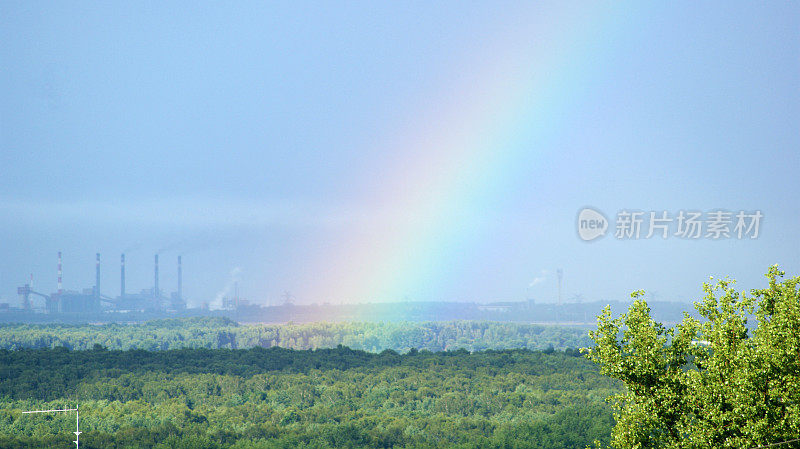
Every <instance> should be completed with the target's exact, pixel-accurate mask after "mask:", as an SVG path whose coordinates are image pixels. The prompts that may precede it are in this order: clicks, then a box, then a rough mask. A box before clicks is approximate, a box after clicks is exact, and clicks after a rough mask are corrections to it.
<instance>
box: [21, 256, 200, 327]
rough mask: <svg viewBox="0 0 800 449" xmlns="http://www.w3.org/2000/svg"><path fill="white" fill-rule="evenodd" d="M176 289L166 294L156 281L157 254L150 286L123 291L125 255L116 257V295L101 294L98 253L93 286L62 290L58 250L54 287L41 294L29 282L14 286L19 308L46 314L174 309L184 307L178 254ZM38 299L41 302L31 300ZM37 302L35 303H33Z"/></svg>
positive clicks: (182, 308) (162, 310) (184, 301)
mask: <svg viewBox="0 0 800 449" xmlns="http://www.w3.org/2000/svg"><path fill="white" fill-rule="evenodd" d="M177 269H178V286H177V287H178V288H177V290H176V291H174V292H172V293H171V294H170V295H169V296H167V295H166V293H165V292H163V291H162V290H161V288H160V287H159V284H158V254H156V255H155V262H154V276H153V288H150V289H144V290H141V291H140V292H139V293H128V292H127V291H126V290H125V254H122V255H121V256H120V288H119V296H116V297H112V296H107V295H104V294H103V293H102V292H101V290H100V254H99V253H98V254H97V257H96V263H95V284H94V287H91V288H86V289H83V291H71V290H64V289H63V288H62V284H61V252H60V251H59V252H58V289H57V291H55V292H53V293H50V294H45V293H41V292H38V291H36V290H34V289H33V288H32V287H31V284H30V283H28V284H25V285H23V286H21V287H18V288H17V293H18V294H19V296H20V302H21V304H22V309H23V310H24V311H27V312H40V313H48V314H61V313H67V314H69V313H97V312H101V311H111V312H171V311H174V312H178V311H182V310H185V309H186V300H185V299H184V298H183V292H182V282H183V279H182V278H183V273H182V265H181V256H178V265H177ZM35 298H41V299H43V302H42V301H34V299H35ZM37 303H38V304H37Z"/></svg>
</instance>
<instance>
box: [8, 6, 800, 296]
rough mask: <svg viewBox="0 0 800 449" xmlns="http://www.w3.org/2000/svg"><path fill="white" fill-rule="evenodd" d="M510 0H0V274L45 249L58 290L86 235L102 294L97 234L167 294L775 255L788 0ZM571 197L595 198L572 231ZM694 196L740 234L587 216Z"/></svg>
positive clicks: (635, 267)
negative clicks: (656, 230)
mask: <svg viewBox="0 0 800 449" xmlns="http://www.w3.org/2000/svg"><path fill="white" fill-rule="evenodd" d="M530 3H532V2H494V1H492V2H489V1H486V2H435V3H431V2H313V3H304V2H296V1H292V2H258V3H247V2H236V3H233V2H213V3H211V2H201V3H196V2H148V3H146V2H104V3H99V4H98V3H95V2H91V3H90V2H77V3H75V2H72V3H71V2H57V3H52V2H47V3H39V2H31V1H24V2H10V1H5V2H1V3H0V230H2V235H3V236H4V237H3V238H2V239H0V300H2V301H7V302H11V303H13V304H16V303H17V302H18V298H17V297H16V287H17V286H18V285H22V284H23V283H25V282H27V280H28V279H29V277H30V275H31V274H33V276H34V287H35V288H36V289H37V290H41V291H44V292H50V291H53V290H55V288H56V275H55V274H56V273H55V272H56V253H57V252H58V251H59V250H60V251H63V253H64V286H65V288H68V289H76V290H77V289H82V288H85V287H90V286H91V285H92V284H93V283H94V254H95V253H96V252H100V253H101V254H102V258H103V265H102V278H103V279H102V281H101V283H102V288H101V289H102V291H103V293H105V294H108V295H116V294H118V292H119V254H120V253H121V252H123V251H124V252H126V254H127V259H128V279H127V286H128V290H129V291H134V290H138V289H143V288H149V287H151V286H152V258H153V254H154V253H156V252H160V253H161V254H162V256H161V258H162V259H161V267H162V276H161V277H162V281H161V285H162V287H163V288H164V289H166V290H172V289H174V288H175V269H174V263H175V257H176V256H177V255H178V254H183V255H184V256H183V259H184V291H185V294H186V296H187V297H188V299H189V301H190V304H197V303H199V302H200V301H211V300H213V299H214V298H215V296H216V295H217V294H218V293H219V292H221V291H224V289H225V288H226V286H228V287H229V286H230V283H231V280H232V278H238V279H240V285H241V290H242V293H243V295H244V296H245V297H248V298H250V299H251V300H253V301H256V302H262V303H266V302H268V301H272V302H277V301H279V298H280V295H281V294H282V292H283V291H284V290H288V291H291V292H292V293H293V294H294V295H295V296H296V297H297V301H298V302H300V303H311V302H325V301H330V302H363V301H371V300H374V301H387V300H401V299H409V300H448V301H452V300H466V301H493V300H520V299H523V298H525V297H526V296H530V297H533V298H536V299H537V300H539V301H542V302H547V301H553V300H554V299H555V291H556V287H555V286H556V283H555V277H554V272H555V270H556V269H557V268H563V270H564V285H565V286H564V291H565V296H566V297H567V298H569V297H572V296H573V295H575V294H578V293H580V294H582V295H583V297H584V298H585V299H586V300H600V299H603V300H605V299H623V298H625V297H627V295H628V293H629V292H630V291H632V290H634V289H638V288H645V289H647V290H650V291H653V292H656V294H657V298H659V299H665V300H666V299H670V300H681V301H685V300H690V299H698V296H699V294H700V283H701V282H703V281H705V280H707V279H708V276H709V275H714V276H720V275H730V276H732V277H735V278H737V279H738V280H739V281H740V285H741V286H742V287H747V288H751V287H755V286H758V285H761V284H762V283H763V282H762V279H763V277H762V275H763V273H764V272H766V269H767V267H768V266H769V265H771V264H774V263H779V264H781V266H782V267H783V268H784V269H785V270H786V271H787V272H788V273H789V274H792V275H796V274H800V254H799V253H798V248H800V226H798V224H800V202H798V196H800V182H799V181H798V169H800V151H798V149H800V101H799V100H800V8H797V4H795V3H791V2H786V3H779V2H768V3H738V2H702V3H697V2H685V3H674V2H670V3H669V5H668V6H667V5H644V4H641V3H640V2H635V3H629V4H619V5H617V4H614V5H605V4H604V5H602V6H599V5H597V4H596V3H595V2H589V3H586V4H581V3H565V2H543V3H541V4H533V5H531V4H530ZM585 206H591V207H593V208H595V209H597V210H600V211H602V212H603V213H604V214H605V215H606V217H607V218H609V219H610V220H611V228H610V229H609V232H608V235H606V236H605V237H603V238H601V239H598V240H596V241H593V242H588V243H587V242H584V241H582V240H581V239H580V238H579V237H578V234H577V229H576V217H577V214H578V211H579V210H580V209H582V208H583V207H585ZM717 209H725V210H728V211H732V212H734V213H736V212H738V211H740V210H744V211H748V212H753V211H756V210H759V211H761V212H762V213H763V215H764V218H763V221H762V222H761V224H760V229H759V236H758V238H757V239H750V238H745V239H738V238H736V237H735V236H733V238H727V239H719V240H713V239H706V238H703V239H681V238H678V237H676V236H674V235H670V237H668V238H667V239H661V238H651V239H644V238H640V239H616V238H615V237H614V235H613V234H614V231H615V229H614V227H615V219H616V215H617V213H618V211H620V210H639V211H644V212H649V211H658V212H659V213H660V212H661V211H667V212H668V213H669V214H670V216H671V217H673V218H674V217H676V216H677V214H678V212H679V211H681V210H686V211H688V210H697V211H702V212H709V211H713V210H717ZM644 225H645V226H646V222H645V224H644ZM732 227H733V225H731V228H732ZM646 231H647V229H646V228H644V231H643V233H642V236H643V235H644V234H645V233H646ZM674 232H675V229H674V228H673V229H672V230H671V234H672V233H674ZM704 233H705V230H704Z"/></svg>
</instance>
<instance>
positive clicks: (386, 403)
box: [0, 347, 621, 449]
mask: <svg viewBox="0 0 800 449" xmlns="http://www.w3.org/2000/svg"><path fill="white" fill-rule="evenodd" d="M620 391H621V389H620V386H619V385H618V384H617V383H615V382H614V381H612V380H610V379H609V378H607V377H604V376H601V375H600V374H599V373H598V372H597V369H596V367H595V366H593V364H591V363H590V362H588V361H587V360H585V359H584V358H582V357H580V354H579V353H578V351H575V350H568V351H563V352H562V351H554V350H548V351H529V350H504V351H483V352H477V353H470V352H468V351H466V350H459V351H445V352H436V353H434V352H428V351H417V350H412V351H410V352H409V353H407V354H399V353H397V352H395V351H391V350H387V351H383V352H381V353H369V352H365V351H357V350H351V349H349V348H346V347H339V348H335V349H324V350H316V351H313V350H309V351H294V350H288V349H281V348H271V349H264V348H253V349H249V350H207V349H182V350H168V351H159V352H149V351H142V350H132V351H113V350H105V349H101V348H100V347H98V348H97V349H95V350H91V351H69V350H66V349H64V348H58V349H37V350H31V349H26V350H18V351H7V350H3V351H0V447H3V448H9V449H12V448H39V447H57V446H64V447H67V446H68V445H69V444H68V442H69V441H71V439H74V435H73V434H72V433H71V432H72V431H73V430H74V425H75V421H74V415H71V414H70V415H64V414H52V415H33V416H31V415H22V414H21V412H22V411H23V410H31V409H50V408H61V407H63V406H64V405H74V404H76V403H77V404H79V406H80V410H81V430H82V431H83V432H84V433H83V434H82V435H81V447H84V448H86V449H92V448H110V449H113V448H120V449H121V448H131V449H133V448H186V449H193V448H209V449H212V448H213V449H217V448H219V449H222V448H236V449H246V448H334V447H336V448H420V449H421V448H445V447H446V448H452V447H456V448H466V447H470V448H474V447H489V448H515V447H519V448H521V447H531V448H549V447H563V448H581V449H582V448H584V447H585V446H586V445H587V444H590V443H591V442H592V441H593V440H595V439H599V440H603V441H606V442H607V441H608V435H609V434H610V429H611V427H612V424H613V419H612V416H611V412H610V409H609V408H608V406H607V405H606V404H605V402H604V398H605V397H607V396H609V395H610V394H613V393H618V392H620Z"/></svg>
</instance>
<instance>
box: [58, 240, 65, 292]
mask: <svg viewBox="0 0 800 449" xmlns="http://www.w3.org/2000/svg"><path fill="white" fill-rule="evenodd" d="M63 292H64V290H63V289H62V287H61V251H59V252H58V294H59V295H60V294H61V293H63Z"/></svg>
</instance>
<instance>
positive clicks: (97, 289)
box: [94, 253, 100, 298]
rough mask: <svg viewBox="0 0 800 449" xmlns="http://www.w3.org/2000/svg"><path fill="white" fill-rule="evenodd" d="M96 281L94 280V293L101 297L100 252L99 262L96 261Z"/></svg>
mask: <svg viewBox="0 0 800 449" xmlns="http://www.w3.org/2000/svg"><path fill="white" fill-rule="evenodd" d="M94 277H95V281H94V295H95V296H97V297H98V298H99V297H100V253H97V262H96V263H95V274H94Z"/></svg>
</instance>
